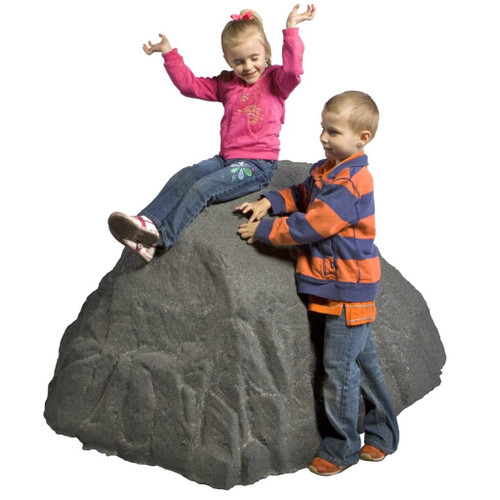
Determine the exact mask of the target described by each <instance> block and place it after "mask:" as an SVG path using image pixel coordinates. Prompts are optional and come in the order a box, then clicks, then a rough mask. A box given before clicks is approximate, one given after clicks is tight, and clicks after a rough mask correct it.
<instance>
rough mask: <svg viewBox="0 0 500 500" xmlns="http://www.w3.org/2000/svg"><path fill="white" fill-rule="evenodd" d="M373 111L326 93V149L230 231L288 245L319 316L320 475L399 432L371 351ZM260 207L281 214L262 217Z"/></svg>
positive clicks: (385, 449) (357, 96)
mask: <svg viewBox="0 0 500 500" xmlns="http://www.w3.org/2000/svg"><path fill="white" fill-rule="evenodd" d="M378 119H379V113H378V109H377V106H376V104H375V103H374V102H373V100H372V99H371V98H370V96H368V95H367V94H364V93H362V92H358V91H349V92H344V93H342V94H339V95H337V96H334V97H332V98H331V99H330V100H329V101H328V102H327V103H326V104H325V107H324V109H323V112H322V115H321V128H322V131H321V135H320V141H321V144H322V145H323V149H324V151H325V156H326V158H325V159H323V160H321V161H319V162H318V163H316V164H315V165H313V167H312V168H311V170H310V172H309V176H308V177H307V179H306V180H305V181H304V182H302V183H301V184H298V185H295V186H291V187H288V188H285V189H282V190H280V191H270V192H268V193H266V194H265V195H264V196H263V197H262V198H261V199H260V200H259V201H256V202H245V203H243V204H241V205H240V206H239V207H237V210H241V211H242V212H243V213H244V214H246V213H249V212H251V216H250V218H249V220H248V222H247V223H244V224H241V225H240V227H239V229H238V234H239V235H240V236H241V237H242V238H243V239H245V240H247V242H248V243H250V244H251V243H254V242H256V241H260V242H262V243H266V244H269V245H273V246H292V245H293V246H298V247H299V256H298V259H297V264H296V282H297V289H298V292H299V293H300V294H305V295H308V296H309V309H310V311H312V313H313V314H320V315H322V316H323V319H324V324H325V327H324V356H323V364H324V369H325V372H326V380H325V383H324V387H323V395H324V402H325V411H326V414H327V417H328V420H329V422H330V432H329V434H328V435H327V436H325V437H324V439H323V441H322V443H321V445H320V447H319V449H318V451H317V453H316V457H315V458H314V460H313V461H312V463H311V465H310V467H309V469H310V470H311V471H312V472H314V473H316V474H319V475H325V476H330V475H334V474H338V473H339V472H342V471H343V470H345V469H346V468H347V467H349V466H351V465H353V464H355V463H356V462H357V461H358V460H359V458H361V459H363V460H369V461H380V460H383V459H384V458H385V456H386V455H388V454H390V453H394V451H396V448H397V444H398V440H399V430H398V424H397V420H396V415H395V412H394V409H393V407H392V403H391V400H390V397H389V393H388V390H387V387H386V384H385V381H384V378H383V375H382V372H381V369H380V364H379V361H378V357H377V354H376V351H375V347H374V343H373V336H372V331H371V323H372V322H373V321H374V320H375V318H376V307H375V298H376V295H377V292H378V288H379V282H380V261H379V256H378V251H377V248H376V246H375V244H374V238H375V217H374V215H375V208H374V197H373V180H372V177H371V174H370V172H369V171H368V167H367V165H368V158H367V156H366V155H365V154H364V148H365V146H366V145H367V144H368V143H369V142H370V141H371V140H372V139H373V138H374V136H375V133H376V131H377V126H378ZM267 212H271V214H272V215H284V214H288V215H286V216H283V217H278V218H274V219H270V218H266V219H263V217H264V215H266V214H267ZM360 394H361V396H362V397H363V400H364V406H365V409H366V412H365V416H364V428H365V438H364V441H365V444H364V446H363V447H362V448H361V440H360V436H359V434H358V432H357V423H358V412H359V395H360Z"/></svg>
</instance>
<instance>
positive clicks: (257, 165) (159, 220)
mask: <svg viewBox="0 0 500 500" xmlns="http://www.w3.org/2000/svg"><path fill="white" fill-rule="evenodd" d="M277 166H278V162H277V161H272V160H269V161H268V160H248V159H231V160H224V158H222V157H221V156H214V157H213V158H210V159H209V160H205V161H202V162H201V163H198V164H196V165H193V166H191V167H186V168H183V169H182V170H180V171H179V172H177V173H176V174H175V175H173V176H172V177H171V178H170V179H169V181H168V182H167V184H166V185H165V186H164V187H163V189H162V190H161V191H160V193H159V194H158V196H157V197H156V198H155V199H154V200H153V201H152V202H151V203H150V204H149V205H148V206H147V207H146V208H145V209H144V210H142V211H141V212H140V215H145V216H146V217H149V218H150V219H151V220H152V221H153V222H154V223H155V225H156V227H157V228H158V231H159V232H160V234H161V237H162V239H163V242H162V243H163V245H164V246H165V247H166V248H170V247H171V246H172V245H173V244H174V243H176V242H177V240H178V239H179V236H180V234H181V233H182V231H183V230H184V229H185V228H186V226H187V225H188V224H189V223H190V222H191V221H192V220H193V219H194V218H195V217H196V216H197V215H198V214H199V213H200V212H201V211H202V210H203V209H204V208H205V207H206V206H207V205H210V204H213V203H220V202H223V201H229V200H232V199H234V198H239V197H240V196H244V195H245V194H247V193H251V192H253V191H258V190H259V189H261V188H263V187H264V186H266V185H267V184H269V182H270V181H271V179H272V177H273V175H274V172H275V171H276V168H277Z"/></svg>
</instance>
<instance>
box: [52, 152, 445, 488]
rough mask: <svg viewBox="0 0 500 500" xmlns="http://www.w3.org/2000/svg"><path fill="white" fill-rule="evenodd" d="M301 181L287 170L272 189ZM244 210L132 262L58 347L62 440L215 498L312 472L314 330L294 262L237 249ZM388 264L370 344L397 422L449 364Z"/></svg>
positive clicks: (301, 173)
mask: <svg viewBox="0 0 500 500" xmlns="http://www.w3.org/2000/svg"><path fill="white" fill-rule="evenodd" d="M307 170H308V166H306V165H304V164H296V163H291V162H284V161H282V162H280V168H279V169H278V173H277V174H276V176H275V179H274V180H273V183H272V187H273V188H281V187H283V186H286V185H289V184H292V183H296V182H299V181H300V180H302V179H303V178H304V177H305V175H306V173H307ZM256 196H258V194H252V195H249V196H247V197H246V199H256ZM236 204H237V202H234V201H233V202H229V203H225V204H220V205H214V206H210V207H208V208H207V209H205V210H204V211H203V212H202V213H201V214H200V215H199V216H198V217H197V219H196V220H195V221H194V222H193V223H192V224H191V225H190V226H189V227H188V229H187V230H186V232H185V233H184V235H183V236H182V238H181V241H180V242H179V243H178V244H177V245H176V246H174V247H173V248H172V249H171V250H170V251H168V252H167V253H165V254H164V255H162V256H160V257H158V258H155V259H153V261H152V262H151V263H150V264H145V263H144V262H143V261H142V259H140V258H139V257H137V256H136V255H134V254H133V253H132V252H130V251H129V250H127V249H125V250H124V252H123V254H122V256H121V258H120V260H119V261H118V263H117V264H116V267H115V268H114V269H113V270H112V271H111V272H110V273H109V274H107V275H106V276H105V277H104V278H103V280H102V282H101V283H100V285H99V287H98V289H97V290H96V291H95V292H94V293H92V294H91V295H90V296H89V297H88V299H87V301H86V302H85V304H84V305H83V308H82V310H81V313H80V314H79V316H78V318H77V320H76V321H75V322H74V323H73V324H71V325H70V326H69V327H68V328H67V330H66V332H65V334H64V336H63V338H62V341H61V346H60V353H59V358H58V362H57V366H56V368H55V374H54V378H53V380H52V381H51V382H50V385H49V390H48V398H47V401H46V407H45V418H46V421H47V423H48V424H49V425H50V426H51V427H52V428H53V429H54V431H56V432H57V433H60V434H64V435H67V436H72V437H77V438H78V439H79V440H80V441H81V442H82V443H83V446H84V448H91V449H96V450H98V451H101V452H103V453H106V454H111V455H118V456H120V457H122V458H124V459H125V460H129V461H131V462H135V463H141V464H150V465H159V466H161V467H163V468H166V469H169V470H172V471H175V472H178V473H179V474H182V475H184V476H185V477H187V478H189V479H191V480H194V481H197V482H199V483H204V484H209V485H211V486H212V487H215V488H223V489H229V488H231V487H232V486H234V485H237V484H250V483H253V482H255V481H257V480H259V479H261V478H264V477H266V476H268V475H270V474H282V473H288V472H293V471H296V470H299V469H301V468H303V467H306V466H307V465H308V464H309V462H310V460H311V459H312V458H313V456H314V453H315V451H316V448H317V446H318V444H319V442H320V440H321V434H322V432H323V429H324V426H326V425H327V424H326V420H325V418H324V413H323V408H322V403H321V397H320V395H319V394H320V391H319V388H320V386H321V378H322V372H321V362H319V363H318V362H317V360H318V359H319V360H321V358H318V356H319V354H320V351H321V336H320V334H319V333H318V325H317V324H316V323H315V321H314V318H309V317H308V314H307V310H306V307H305V306H304V303H303V301H302V300H301V298H300V297H299V296H298V295H297V293H296V289H295V283H294V257H295V253H294V250H293V249H284V250H277V249H272V248H269V247H265V246H258V245H255V246H250V245H247V244H246V243H244V242H243V241H242V240H240V239H239V238H238V237H237V235H236V229H237V227H238V225H239V223H240V222H241V219H242V216H241V215H240V214H236V213H234V212H233V210H232V208H233V207H234V206H236ZM382 264H383V281H382V286H381V291H380V295H379V299H378V308H379V317H378V319H377V321H376V323H375V324H374V335H375V339H376V344H377V348H378V352H379V356H380V359H381V363H382V368H383V371H384V373H385V376H386V380H387V383H388V386H389V390H390V393H391V395H392V398H393V401H394V405H395V407H396V410H397V412H398V413H399V412H400V411H401V410H403V409H404V408H407V407H408V406H410V405H411V404H413V403H414V402H415V401H417V400H418V399H420V398H422V397H423V396H424V395H425V394H427V393H428V392H429V391H431V390H432V389H433V388H435V387H436V386H438V385H439V384H440V374H441V368H442V367H443V365H444V362H445V354H444V350H443V346H442V344H441V341H440V339H439V334H438V332H437V330H436V327H435V325H434V323H433V321H432V319H431V316H430V314H429V310H428V308H427V306H426V303H425V301H424V299H423V298H422V296H421V295H420V293H419V292H418V291H417V290H415V288H413V287H412V285H411V284H410V283H408V282H407V281H406V280H405V279H404V278H403V277H402V276H401V274H400V273H399V272H398V271H397V270H396V269H394V268H393V267H392V266H390V265H389V264H388V263H387V262H385V261H383V262H382Z"/></svg>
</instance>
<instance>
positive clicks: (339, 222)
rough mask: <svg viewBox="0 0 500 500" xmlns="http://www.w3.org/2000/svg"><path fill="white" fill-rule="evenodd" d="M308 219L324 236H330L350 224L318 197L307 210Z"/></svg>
mask: <svg viewBox="0 0 500 500" xmlns="http://www.w3.org/2000/svg"><path fill="white" fill-rule="evenodd" d="M306 220H307V222H309V224H311V226H312V227H313V228H314V230H315V231H316V232H317V233H319V234H320V235H321V236H322V237H323V238H329V237H330V236H333V235H334V234H337V233H338V232H339V231H341V230H342V229H344V228H345V227H346V226H348V225H349V223H348V222H346V221H345V220H343V219H341V218H340V217H339V216H338V215H337V213H336V212H335V211H334V210H333V209H332V208H330V206H328V205H327V204H326V203H325V202H323V201H322V200H320V199H318V198H316V199H315V200H314V203H313V205H312V206H311V207H310V209H309V210H308V211H307V213H306Z"/></svg>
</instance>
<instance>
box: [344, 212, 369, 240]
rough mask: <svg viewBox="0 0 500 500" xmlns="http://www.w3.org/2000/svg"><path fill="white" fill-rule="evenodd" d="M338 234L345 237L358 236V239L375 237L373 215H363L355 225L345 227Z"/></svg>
mask: <svg viewBox="0 0 500 500" xmlns="http://www.w3.org/2000/svg"><path fill="white" fill-rule="evenodd" d="M339 234H340V236H344V237H345V238H354V237H356V238H358V239H367V240H373V239H375V215H370V216H369V217H365V218H364V219H361V220H360V221H359V222H357V223H356V227H355V228H354V227H352V226H349V227H346V228H345V229H343V230H342V232H341V233H339Z"/></svg>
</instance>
